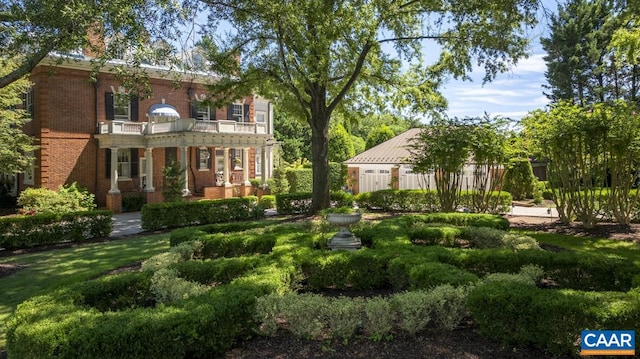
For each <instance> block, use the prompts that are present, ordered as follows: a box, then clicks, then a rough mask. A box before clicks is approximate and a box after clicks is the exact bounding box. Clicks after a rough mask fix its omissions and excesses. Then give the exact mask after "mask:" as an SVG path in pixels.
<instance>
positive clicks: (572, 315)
mask: <svg viewBox="0 0 640 359" xmlns="http://www.w3.org/2000/svg"><path fill="white" fill-rule="evenodd" d="M468 304H469V309H470V310H471V313H472V316H473V318H474V320H475V321H476V322H477V323H478V325H479V326H480V331H481V332H482V334H483V335H486V336H487V337H489V338H491V339H494V340H499V341H503V342H505V343H508V344H510V345H517V346H527V345H533V346H536V347H538V348H540V349H544V350H548V351H549V352H551V353H552V354H554V355H567V354H572V355H577V354H578V352H577V347H576V345H575V343H576V342H577V341H578V339H579V335H580V331H581V330H584V329H600V330H612V329H626V330H635V331H636V332H637V331H638V330H640V292H639V291H638V290H634V291H631V292H628V293H611V292H607V293H596V292H579V291H573V290H548V289H539V288H536V287H535V286H533V285H527V284H523V283H517V282H503V281H495V282H490V283H486V284H483V285H480V286H478V287H477V288H476V289H475V290H473V291H472V292H471V294H470V295H469V299H468Z"/></svg>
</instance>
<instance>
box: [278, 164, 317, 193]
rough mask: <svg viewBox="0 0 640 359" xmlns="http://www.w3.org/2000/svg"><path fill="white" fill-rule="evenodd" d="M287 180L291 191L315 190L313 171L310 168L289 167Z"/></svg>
mask: <svg viewBox="0 0 640 359" xmlns="http://www.w3.org/2000/svg"><path fill="white" fill-rule="evenodd" d="M285 173H286V176H287V180H288V181H289V186H290V187H289V192H290V193H303V192H311V191H312V190H313V171H312V170H311V169H310V168H287V170H286V172H285Z"/></svg>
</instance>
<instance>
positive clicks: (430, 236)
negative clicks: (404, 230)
mask: <svg viewBox="0 0 640 359" xmlns="http://www.w3.org/2000/svg"><path fill="white" fill-rule="evenodd" d="M463 232H464V229H463V228H462V227H455V226H448V225H441V224H437V223H429V224H424V223H419V224H417V225H415V226H413V227H412V228H411V229H410V230H409V233H408V235H409V239H411V242H412V243H414V244H426V245H440V246H444V247H454V246H455V245H456V243H455V242H456V239H459V238H461V237H462V233H463Z"/></svg>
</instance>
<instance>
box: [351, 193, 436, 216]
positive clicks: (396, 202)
mask: <svg viewBox="0 0 640 359" xmlns="http://www.w3.org/2000/svg"><path fill="white" fill-rule="evenodd" d="M355 200H356V202H357V203H358V205H359V206H360V207H361V208H366V209H368V210H373V211H383V212H435V211H437V210H438V209H439V208H440V201H439V200H438V196H437V194H436V192H435V191H423V190H392V189H384V190H380V191H374V192H363V193H358V194H357V195H356V196H355Z"/></svg>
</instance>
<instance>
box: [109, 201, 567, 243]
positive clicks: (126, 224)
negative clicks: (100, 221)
mask: <svg viewBox="0 0 640 359" xmlns="http://www.w3.org/2000/svg"><path fill="white" fill-rule="evenodd" d="M548 210H549V209H548V208H544V207H520V206H513V207H512V208H511V211H510V212H508V213H505V214H508V215H512V216H525V217H548V218H558V211H556V209H555V208H551V213H549V212H548ZM268 211H269V213H267V214H268V215H275V211H274V210H268ZM142 232H144V231H143V230H142V227H141V224H140V212H127V213H120V214H114V215H113V232H111V237H122V236H129V235H132V234H138V233H142Z"/></svg>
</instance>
